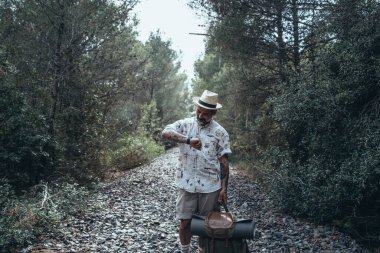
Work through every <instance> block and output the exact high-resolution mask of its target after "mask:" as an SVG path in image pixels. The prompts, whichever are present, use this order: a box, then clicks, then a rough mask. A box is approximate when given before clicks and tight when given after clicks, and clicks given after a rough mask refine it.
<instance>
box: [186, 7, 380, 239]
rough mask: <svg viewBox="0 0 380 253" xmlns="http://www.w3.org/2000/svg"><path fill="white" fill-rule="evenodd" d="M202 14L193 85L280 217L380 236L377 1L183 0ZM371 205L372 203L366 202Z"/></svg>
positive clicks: (364, 235)
mask: <svg viewBox="0 0 380 253" xmlns="http://www.w3.org/2000/svg"><path fill="white" fill-rule="evenodd" d="M191 4H192V5H193V6H196V7H198V8H202V10H203V11H204V12H205V13H207V14H208V15H210V23H209V25H210V26H209V30H208V34H210V36H209V37H207V38H208V40H207V50H206V55H205V57H204V59H202V60H200V61H199V62H197V64H196V65H195V67H196V71H197V73H198V79H197V80H195V82H194V90H195V92H197V93H199V92H201V90H202V89H207V88H208V89H214V91H216V92H218V93H219V94H221V99H222V104H223V108H222V110H221V111H220V112H218V114H217V116H218V120H219V121H220V122H221V123H222V125H224V126H226V128H227V130H228V131H229V132H230V137H231V141H232V149H233V152H234V156H233V159H236V161H235V164H238V166H239V167H243V168H246V167H248V166H249V167H250V169H251V171H253V172H254V173H255V175H256V176H257V177H258V178H259V179H262V182H263V183H265V185H266V186H267V189H268V190H269V191H270V192H271V196H272V199H273V200H274V203H276V204H278V206H279V207H281V208H282V209H283V210H285V211H287V212H289V213H292V214H295V215H302V216H304V217H305V216H306V217H310V218H312V219H313V220H315V221H317V222H320V221H329V222H334V223H335V224H337V225H340V226H341V227H342V228H344V229H347V230H349V231H350V232H352V234H354V235H359V236H360V237H361V238H364V240H367V241H370V242H371V243H372V242H376V243H380V241H379V234H380V231H379V227H380V216H379V213H380V190H379V185H380V184H379V182H380V177H379V168H380V163H379V159H380V158H379V148H380V147H379V138H380V137H379V129H380V125H379V120H378V119H379V118H380V115H379V111H380V110H379V108H380V95H379V94H380V93H379V91H380V90H379V87H380V86H379V85H380V84H379V80H380V65H379V64H380V60H379V53H380V50H379V45H380V43H379V36H380V30H379V25H378V24H379V22H380V20H379V17H380V15H379V14H380V5H379V2H378V1H375V0H371V1H349V0H348V1H345V0H343V1H335V2H329V3H328V4H327V5H326V4H325V3H319V2H318V1H315V2H314V3H313V4H312V5H310V3H306V2H299V1H252V0H242V1H223V0H222V1H201V0H199V1H198V0H193V1H191ZM370 203H372V204H370Z"/></svg>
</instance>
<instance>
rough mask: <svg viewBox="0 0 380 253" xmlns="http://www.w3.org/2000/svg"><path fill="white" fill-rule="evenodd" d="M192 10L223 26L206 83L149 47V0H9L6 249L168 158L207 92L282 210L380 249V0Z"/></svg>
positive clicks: (203, 66) (0, 239)
mask: <svg viewBox="0 0 380 253" xmlns="http://www.w3.org/2000/svg"><path fill="white" fill-rule="evenodd" d="M187 2H188V4H189V6H190V7H191V8H193V9H194V11H196V12H197V13H198V14H199V15H201V16H203V17H206V19H207V21H208V23H207V24H206V25H207V27H208V31H207V34H205V35H204V36H205V39H206V52H205V55H204V57H203V58H202V59H199V60H198V61H197V62H196V63H195V64H194V68H195V72H196V77H195V78H194V79H193V80H192V84H191V87H188V85H187V82H186V78H187V77H186V76H185V74H183V73H181V71H180V62H179V60H178V55H177V52H175V51H174V50H173V49H172V48H171V42H170V41H165V40H163V39H162V38H161V36H160V33H159V32H157V33H153V34H151V36H150V37H149V39H148V40H147V42H145V43H143V42H141V41H139V40H138V39H137V33H136V29H135V28H136V25H137V22H138V20H137V18H136V17H134V16H133V14H132V10H133V8H134V7H135V6H136V4H138V0H124V1H111V0H70V1H64V0H48V1H42V0H35V1H26V0H2V1H0V94H1V96H0V181H1V183H0V208H1V209H0V211H1V212H2V213H1V215H0V248H3V249H8V250H12V249H15V248H18V247H23V246H25V245H27V244H28V243H30V242H31V241H33V240H34V239H36V238H37V237H38V235H39V234H41V233H46V232H47V231H50V232H54V231H55V229H57V228H58V227H59V223H60V221H61V220H62V219H65V218H66V217H67V216H68V215H75V214H77V213H80V212H81V211H82V210H83V209H85V208H86V204H85V201H83V198H82V197H83V196H86V195H87V194H89V192H90V191H91V189H92V188H93V187H96V185H97V183H98V182H101V181H102V180H104V179H105V178H106V177H107V175H109V174H110V173H112V172H113V171H117V170H126V169H129V168H133V167H136V166H138V165H140V164H142V163H146V162H148V161H150V160H151V159H153V158H154V157H155V156H157V155H158V154H160V153H162V152H164V145H163V144H162V143H161V140H160V138H159V133H160V131H161V129H162V127H163V126H164V125H166V124H167V123H169V122H172V121H174V120H176V119H178V118H181V117H183V116H185V115H188V114H189V113H191V111H192V109H193V107H192V105H191V102H190V101H191V100H190V98H191V97H192V94H195V95H199V94H200V93H201V92H202V90H203V89H209V90H212V91H215V92H217V93H219V95H220V99H221V101H222V103H223V109H222V110H220V112H218V114H217V120H218V121H219V122H220V123H221V124H222V125H224V126H225V128H226V129H227V130H228V131H229V133H230V137H231V140H232V149H233V152H234V155H233V156H232V157H231V159H232V161H233V163H234V164H235V165H236V167H237V168H240V169H244V170H247V171H249V173H251V174H252V175H254V176H255V177H256V178H257V180H258V181H259V182H260V183H261V184H262V185H263V186H264V187H265V189H266V190H267V191H268V193H269V194H270V196H271V199H272V200H273V203H275V205H276V206H278V208H279V209H280V210H282V211H283V212H287V213H290V214H292V215H294V216H298V217H305V218H310V219H311V220H313V221H314V222H316V223H325V222H328V223H331V224H334V225H336V226H337V227H339V228H341V229H344V230H345V231H347V232H349V233H351V234H353V235H355V236H357V237H358V238H359V239H361V240H362V242H364V243H366V245H369V246H376V245H378V244H379V242H380V240H379V235H380V231H379V227H380V121H379V116H380V115H379V114H380V84H379V80H380V79H379V75H380V58H379V55H380V20H379V19H380V2H379V1H378V0H341V1H332V0H331V1H330V0H326V1H319V0H305V1H298V0H287V1H286V0H278V1H263V0H259V1H256V0H255V1H253V0H233V1H232V0H219V1H215V0H189V1H187ZM52 196H54V198H53V197H52Z"/></svg>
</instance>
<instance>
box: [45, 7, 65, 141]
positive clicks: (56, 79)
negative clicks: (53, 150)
mask: <svg viewBox="0 0 380 253" xmlns="http://www.w3.org/2000/svg"><path fill="white" fill-rule="evenodd" d="M60 11H61V13H60V22H59V26H58V30H57V44H56V47H55V53H54V62H53V66H54V69H53V73H54V76H53V82H52V86H51V105H50V113H49V129H50V133H51V134H53V133H54V127H55V116H56V111H57V104H58V95H59V85H60V82H61V81H62V39H63V33H64V29H65V21H64V19H65V14H64V6H63V4H60Z"/></svg>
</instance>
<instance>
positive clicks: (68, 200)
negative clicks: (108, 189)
mask: <svg viewBox="0 0 380 253" xmlns="http://www.w3.org/2000/svg"><path fill="white" fill-rule="evenodd" d="M88 195H89V192H88V191H87V190H86V189H84V188H81V187H79V186H78V185H74V184H69V183H54V184H51V185H49V184H47V183H45V184H39V185H36V186H34V187H33V188H31V190H30V191H29V193H28V194H27V195H23V196H21V197H18V196H16V195H15V194H14V192H13V190H12V188H11V186H10V185H9V184H8V182H7V181H5V180H0V208H1V213H0V214H1V215H0V234H1V236H0V248H1V249H2V250H4V252H15V251H16V250H18V249H21V248H24V247H27V246H28V245H31V244H32V243H33V242H34V241H35V240H36V239H37V238H38V236H40V235H42V234H46V233H49V232H52V233H59V228H60V224H61V223H62V222H63V221H64V220H65V219H66V218H67V217H68V216H73V215H80V214H82V213H83V212H84V211H85V210H88V209H90V208H94V207H92V206H89V205H88V202H87V201H86V200H87V198H86V197H88ZM95 208H96V207H95Z"/></svg>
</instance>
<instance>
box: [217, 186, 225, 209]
mask: <svg viewBox="0 0 380 253" xmlns="http://www.w3.org/2000/svg"><path fill="white" fill-rule="evenodd" d="M218 202H219V203H220V204H224V205H227V189H224V188H222V190H220V192H219V198H218Z"/></svg>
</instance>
